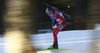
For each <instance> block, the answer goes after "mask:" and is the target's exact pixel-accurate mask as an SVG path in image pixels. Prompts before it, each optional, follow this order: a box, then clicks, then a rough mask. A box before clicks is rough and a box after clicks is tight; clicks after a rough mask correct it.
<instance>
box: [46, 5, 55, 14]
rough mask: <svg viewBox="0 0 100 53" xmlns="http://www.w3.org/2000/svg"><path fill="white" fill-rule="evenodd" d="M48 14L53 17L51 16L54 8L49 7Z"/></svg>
mask: <svg viewBox="0 0 100 53" xmlns="http://www.w3.org/2000/svg"><path fill="white" fill-rule="evenodd" d="M46 13H47V14H48V15H51V14H52V13H53V10H52V8H50V7H47V8H46Z"/></svg>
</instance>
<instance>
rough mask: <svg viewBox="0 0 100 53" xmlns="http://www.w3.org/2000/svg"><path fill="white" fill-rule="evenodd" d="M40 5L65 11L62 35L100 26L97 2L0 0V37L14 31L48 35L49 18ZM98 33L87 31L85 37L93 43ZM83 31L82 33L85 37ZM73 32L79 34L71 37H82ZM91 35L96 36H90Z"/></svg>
mask: <svg viewBox="0 0 100 53" xmlns="http://www.w3.org/2000/svg"><path fill="white" fill-rule="evenodd" d="M43 3H47V4H49V5H51V6H55V7H57V8H58V9H60V10H62V11H66V10H67V11H66V14H68V15H70V16H71V17H68V16H65V19H66V21H67V23H66V24H67V26H66V27H65V28H64V29H63V30H62V31H66V32H65V33H67V31H72V32H75V31H76V30H81V31H84V30H94V29H95V27H97V26H98V25H96V24H100V0H28V1H27V0H0V34H1V35H0V38H2V36H3V34H5V33H6V32H7V31H16V30H18V31H22V32H23V33H27V34H31V35H33V34H40V35H41V34H43V33H52V27H51V19H50V18H49V16H48V15H47V14H46V13H45V9H46V7H47V6H46V5H44V4H43ZM68 6H70V8H68ZM98 31H99V30H97V31H91V32H90V31H89V35H86V37H87V36H88V37H90V39H93V40H94V39H98V38H97V37H100V34H99V32H98ZM86 32H87V31H86ZM86 32H83V33H84V34H87V33H86ZM77 33H80V32H79V31H78V32H75V33H73V34H74V35H75V34H76V37H78V36H79V35H81V34H83V33H80V34H78V35H77ZM69 34H71V33H69ZM69 34H68V35H69ZM73 34H72V35H73ZM93 34H95V35H97V37H94V36H93ZM43 35H44V34H43ZM46 35H47V34H46ZM61 35H62V34H61ZM8 36H9V35H8ZM34 36H35V35H34ZM34 36H32V37H33V38H31V41H34V40H35V41H36V40H37V39H35V38H38V36H36V37H35V38H34ZM41 36H42V35H41ZM44 36H45V35H44ZM48 36H49V35H48ZM23 37H24V36H23ZM26 37H28V38H26V39H29V37H30V36H29V35H26ZM39 37H40V36H39ZM45 37H46V36H45ZM69 37H74V36H69ZM93 37H94V38H93ZM66 38H67V37H66ZM61 39H63V37H62V38H61ZM39 40H40V38H39ZM1 42H3V41H1V40H0V43H1ZM51 42H52V41H51ZM93 43H94V42H93ZM38 44H40V43H38ZM89 44H92V43H89ZM1 45H2V44H1ZM93 45H95V44H93ZM48 46H49V45H48ZM81 46H83V45H81ZM96 46H97V44H96ZM45 48H46V47H45ZM69 48H70V47H69Z"/></svg>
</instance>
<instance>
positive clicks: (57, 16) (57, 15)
mask: <svg viewBox="0 0 100 53" xmlns="http://www.w3.org/2000/svg"><path fill="white" fill-rule="evenodd" d="M54 16H55V17H56V18H58V21H59V23H58V25H60V24H62V23H63V21H64V19H63V17H62V16H60V15H59V13H55V14H54Z"/></svg>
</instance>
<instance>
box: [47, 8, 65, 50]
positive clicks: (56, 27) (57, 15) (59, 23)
mask: <svg viewBox="0 0 100 53" xmlns="http://www.w3.org/2000/svg"><path fill="white" fill-rule="evenodd" d="M46 14H47V15H48V16H49V17H50V18H51V20H52V28H53V38H54V42H53V45H52V46H50V47H49V48H48V49H58V41H57V34H58V32H59V31H61V30H62V29H63V28H64V27H65V26H66V21H65V18H64V16H63V14H62V13H61V12H60V11H57V10H54V9H52V8H50V7H47V8H46ZM55 21H56V23H55Z"/></svg>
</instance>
